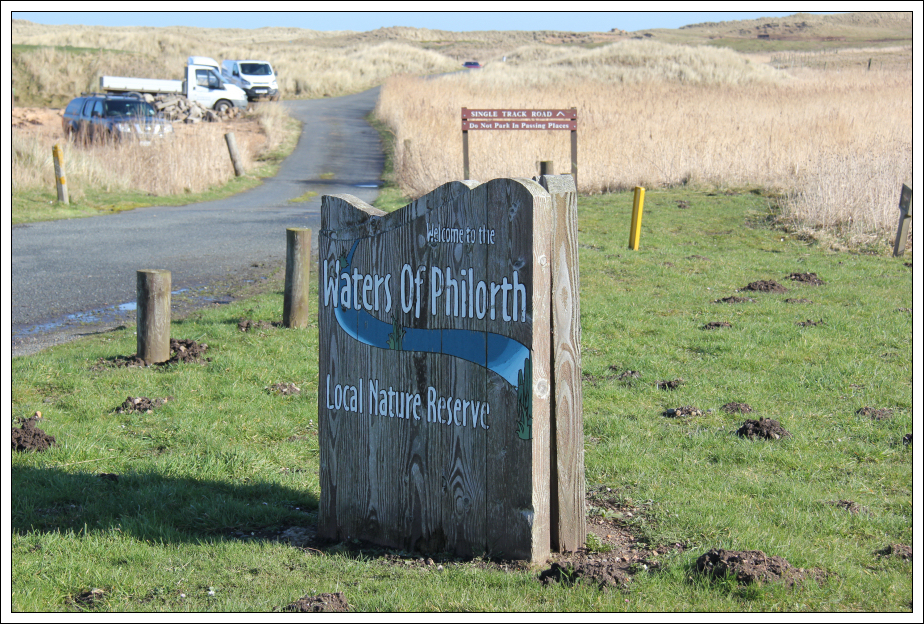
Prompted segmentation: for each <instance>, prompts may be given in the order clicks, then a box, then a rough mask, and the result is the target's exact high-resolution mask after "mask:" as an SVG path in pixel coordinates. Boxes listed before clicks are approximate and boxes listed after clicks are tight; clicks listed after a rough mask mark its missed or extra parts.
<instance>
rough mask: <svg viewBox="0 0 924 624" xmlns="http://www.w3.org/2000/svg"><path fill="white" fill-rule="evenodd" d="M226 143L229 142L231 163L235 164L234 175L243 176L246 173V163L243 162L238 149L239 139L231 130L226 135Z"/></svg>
mask: <svg viewBox="0 0 924 624" xmlns="http://www.w3.org/2000/svg"><path fill="white" fill-rule="evenodd" d="M225 143H227V144H228V153H229V154H231V163H232V164H233V165H234V175H235V176H237V177H241V176H242V175H244V164H243V163H242V162H241V154H240V152H238V151H237V140H235V138H234V133H233V132H229V133H228V134H226V135H225Z"/></svg>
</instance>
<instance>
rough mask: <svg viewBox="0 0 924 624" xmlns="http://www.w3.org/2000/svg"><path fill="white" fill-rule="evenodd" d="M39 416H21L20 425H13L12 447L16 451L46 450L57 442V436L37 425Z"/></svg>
mask: <svg viewBox="0 0 924 624" xmlns="http://www.w3.org/2000/svg"><path fill="white" fill-rule="evenodd" d="M38 421H39V418H38V417H36V416H32V417H30V418H20V419H19V423H20V427H19V429H17V428H16V427H12V431H13V433H12V440H11V443H12V448H13V450H14V451H46V450H48V449H49V448H51V446H52V445H55V444H57V442H56V441H55V437H54V436H51V435H48V434H47V433H45V432H44V431H42V430H41V429H39V428H38V427H36V426H35V423H36V422H38Z"/></svg>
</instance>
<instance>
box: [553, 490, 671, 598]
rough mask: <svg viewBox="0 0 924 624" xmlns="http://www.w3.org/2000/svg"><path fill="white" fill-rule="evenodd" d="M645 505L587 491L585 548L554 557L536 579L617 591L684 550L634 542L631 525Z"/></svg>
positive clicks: (608, 492)
mask: <svg viewBox="0 0 924 624" xmlns="http://www.w3.org/2000/svg"><path fill="white" fill-rule="evenodd" d="M648 504H650V501H649V502H647V503H640V502H634V501H632V500H631V499H627V498H625V497H624V496H620V495H619V493H618V492H617V491H614V490H613V489H612V488H609V487H606V486H598V487H595V488H591V489H589V490H588V492H587V495H586V508H587V525H586V528H587V540H586V542H585V547H584V548H580V549H578V550H577V551H575V552H567V553H558V554H554V555H553V556H552V559H551V560H550V562H551V567H549V568H547V569H545V570H543V571H542V572H541V573H540V574H539V578H538V580H539V581H540V582H541V583H543V584H549V583H554V582H559V583H563V584H565V585H571V584H573V583H575V582H576V581H584V582H588V583H593V584H595V585H596V586H597V587H598V588H601V589H607V588H618V587H623V586H625V584H626V583H627V582H629V581H631V579H632V577H633V576H634V575H636V574H640V573H642V572H646V571H648V570H651V569H657V568H659V567H660V565H661V563H660V559H661V557H662V556H664V555H667V554H668V553H670V552H675V551H678V550H683V548H684V546H683V545H681V544H679V543H678V544H665V545H660V546H657V547H650V546H647V545H646V544H644V543H642V542H640V541H638V540H637V539H636V537H635V535H634V533H635V531H636V530H637V529H636V525H635V524H633V523H634V522H635V521H637V520H638V519H639V518H640V517H643V516H644V515H645V510H646V508H647V506H648Z"/></svg>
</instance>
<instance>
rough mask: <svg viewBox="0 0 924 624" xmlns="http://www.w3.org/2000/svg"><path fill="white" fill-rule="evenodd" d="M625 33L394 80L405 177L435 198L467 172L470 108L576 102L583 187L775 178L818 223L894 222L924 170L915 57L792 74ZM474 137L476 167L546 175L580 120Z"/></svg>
mask: <svg viewBox="0 0 924 624" xmlns="http://www.w3.org/2000/svg"><path fill="white" fill-rule="evenodd" d="M621 45H622V44H616V45H613V46H607V48H612V49H610V50H607V49H606V48H601V49H599V50H591V51H581V52H579V53H577V54H574V55H572V56H570V57H569V56H567V55H564V54H563V53H562V52H561V51H560V50H551V51H549V50H545V51H535V50H529V49H526V50H524V51H523V55H521V56H517V59H518V60H517V63H516V65H513V66H511V65H504V64H495V65H493V66H489V67H487V68H485V69H484V70H482V71H481V72H475V73H471V74H467V75H454V76H446V77H442V78H439V79H430V80H425V79H419V78H415V77H411V76H400V77H395V78H392V79H391V80H389V81H388V82H387V83H386V84H385V86H384V87H383V89H382V95H381V98H380V101H379V104H378V107H377V109H376V115H377V116H378V117H379V118H381V119H382V120H383V121H385V122H386V123H387V124H388V125H389V126H390V127H391V128H392V129H393V131H394V133H395V136H396V154H395V163H396V165H395V166H396V174H397V179H398V181H399V184H400V185H401V187H402V189H403V190H404V191H405V192H407V193H408V194H410V195H411V196H419V195H421V194H423V193H426V192H428V191H429V190H431V189H433V188H435V187H436V186H438V185H440V184H442V183H444V182H446V181H448V180H453V179H459V178H460V177H461V176H462V134H461V117H460V113H461V109H462V108H463V107H468V108H502V107H504V108H568V107H576V108H577V109H578V128H579V130H578V164H579V166H578V185H579V190H580V192H582V193H599V192H605V191H613V190H619V189H628V188H632V187H634V186H645V187H660V186H675V185H684V184H690V185H696V186H709V187H738V188H740V187H762V188H766V189H772V190H775V191H779V192H782V193H786V194H787V201H785V202H784V211H785V216H786V217H787V218H789V219H791V220H793V221H794V222H796V223H797V224H800V225H802V226H805V227H810V228H829V229H830V228H833V229H839V230H841V231H842V232H843V233H846V234H848V235H864V234H876V235H881V236H883V235H887V234H888V233H889V232H890V231H891V230H892V228H893V227H894V223H895V213H896V210H895V208H896V206H895V204H896V202H897V197H898V191H899V189H900V188H901V184H902V183H903V182H905V181H906V180H908V179H910V176H911V173H912V170H911V160H912V158H911V147H912V144H911V130H912V91H911V72H910V64H909V69H907V70H905V69H900V70H886V71H867V70H866V68H865V67H863V68H862V69H858V70H843V71H838V72H824V71H809V70H804V71H801V72H798V73H795V74H786V73H783V72H780V71H776V70H773V69H772V68H770V67H768V66H766V65H761V64H757V63H752V62H748V60H747V59H744V58H743V57H741V55H738V54H736V53H734V52H731V51H730V50H716V49H705V48H686V49H685V50H674V49H673V48H680V47H681V46H661V47H660V48H659V47H656V46H647V47H642V48H636V49H634V50H628V49H618V48H619V47H620V46H621ZM539 52H542V53H541V54H540V53H539ZM521 57H532V58H535V59H537V60H536V61H535V62H524V61H521V60H520V58H521ZM659 75H660V77H659ZM469 149H470V161H471V175H472V177H474V178H476V179H481V180H488V179H492V178H496V177H505V176H527V177H528V176H533V175H536V173H538V165H537V162H538V161H540V160H552V161H554V162H555V163H556V166H557V168H558V171H559V172H563V173H567V172H569V171H570V166H568V164H569V163H570V142H569V135H568V133H567V132H529V131H520V132H503V131H495V132H484V131H482V132H476V131H470V132H469Z"/></svg>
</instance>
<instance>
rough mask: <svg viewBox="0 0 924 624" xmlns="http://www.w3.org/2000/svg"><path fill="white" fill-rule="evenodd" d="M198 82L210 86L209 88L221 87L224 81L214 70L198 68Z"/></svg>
mask: <svg viewBox="0 0 924 624" xmlns="http://www.w3.org/2000/svg"><path fill="white" fill-rule="evenodd" d="M196 84H197V85H199V86H200V87H208V88H209V89H221V85H222V84H223V83H222V82H221V78H219V77H218V74H216V73H215V71H214V70H211V69H197V70H196Z"/></svg>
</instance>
